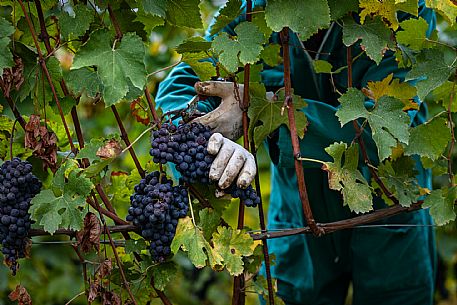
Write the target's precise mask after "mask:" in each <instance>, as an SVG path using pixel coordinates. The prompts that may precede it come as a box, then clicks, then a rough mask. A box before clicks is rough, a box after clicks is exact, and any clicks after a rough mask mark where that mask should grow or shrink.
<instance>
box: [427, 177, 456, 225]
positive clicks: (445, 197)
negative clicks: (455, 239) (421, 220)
mask: <svg viewBox="0 0 457 305" xmlns="http://www.w3.org/2000/svg"><path fill="white" fill-rule="evenodd" d="M456 199H457V187H455V186H454V187H451V188H449V189H448V188H445V189H438V190H433V191H432V192H431V194H430V195H428V196H427V197H426V198H425V200H424V203H423V204H422V207H423V208H430V215H432V217H433V220H434V221H435V223H436V224H437V225H439V226H442V225H445V224H447V223H448V222H450V221H453V220H455V217H456V215H455V210H454V203H455V200H456Z"/></svg>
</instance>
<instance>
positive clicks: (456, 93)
mask: <svg viewBox="0 0 457 305" xmlns="http://www.w3.org/2000/svg"><path fill="white" fill-rule="evenodd" d="M429 98H430V101H434V102H440V103H441V104H442V105H443V107H444V108H445V109H446V111H447V110H448V108H449V103H450V104H451V112H457V86H456V85H455V84H454V82H451V81H446V82H444V83H443V84H442V85H441V86H439V87H438V88H436V89H433V91H432V92H431V93H430V94H429V95H428V96H427V99H429ZM451 99H452V100H451Z"/></svg>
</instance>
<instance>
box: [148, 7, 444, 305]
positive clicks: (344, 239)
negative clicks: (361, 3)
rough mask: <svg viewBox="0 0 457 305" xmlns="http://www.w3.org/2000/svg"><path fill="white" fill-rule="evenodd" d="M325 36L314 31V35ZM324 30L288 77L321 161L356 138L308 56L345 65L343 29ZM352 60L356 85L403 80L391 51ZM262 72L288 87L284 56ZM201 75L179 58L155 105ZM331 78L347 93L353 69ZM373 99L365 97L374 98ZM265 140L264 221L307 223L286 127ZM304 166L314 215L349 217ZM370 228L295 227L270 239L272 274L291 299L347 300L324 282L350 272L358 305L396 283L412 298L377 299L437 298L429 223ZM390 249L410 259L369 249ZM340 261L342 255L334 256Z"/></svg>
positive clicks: (307, 144) (294, 58)
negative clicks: (312, 232)
mask: <svg viewBox="0 0 457 305" xmlns="http://www.w3.org/2000/svg"><path fill="white" fill-rule="evenodd" d="M423 2H424V1H423V0H421V1H419V16H421V17H422V18H424V19H425V20H426V21H427V22H428V23H429V29H428V34H429V35H430V34H431V32H432V30H433V29H434V28H435V23H436V19H435V15H434V13H433V11H431V10H430V9H427V8H425V6H424V3H423ZM255 4H256V5H263V4H264V1H255ZM406 17H407V16H406V14H404V15H399V19H402V18H406ZM243 20H244V17H243V16H240V17H239V18H237V19H236V20H235V21H233V22H232V23H230V24H229V25H228V26H227V27H226V28H225V29H224V31H227V32H228V33H229V34H231V35H235V33H234V32H233V29H234V27H235V26H236V25H237V24H238V23H239V22H241V21H243ZM319 35H320V34H319ZM319 35H316V36H315V38H316V37H319ZM290 37H291V41H290V44H291V45H294V46H297V45H300V42H299V41H298V38H297V36H296V35H290ZM315 38H314V39H315ZM320 38H321V39H320V41H318V44H320V47H319V52H317V53H313V54H309V53H308V52H306V51H304V50H303V49H301V48H297V47H291V48H290V56H291V78H292V87H293V89H294V93H295V94H298V95H300V96H301V97H303V98H304V99H305V100H306V102H307V104H308V106H307V107H306V108H304V109H303V111H304V112H305V113H306V116H307V118H308V121H309V126H308V129H307V132H306V135H305V137H304V139H303V140H300V152H301V155H302V156H304V157H308V158H313V159H319V160H323V161H332V159H331V157H330V156H328V155H327V154H326V153H325V151H324V149H325V148H326V147H328V146H329V145H330V144H332V143H334V142H340V141H343V142H346V143H351V142H352V141H353V139H354V135H355V131H354V129H353V126H352V124H346V125H345V126H343V127H341V126H340V123H339V121H338V119H337V117H336V116H335V112H336V110H337V109H338V104H339V103H338V100H337V99H338V95H337V94H336V93H335V92H334V90H333V87H332V84H331V81H330V76H329V74H317V73H315V72H314V70H313V66H312V60H313V59H323V60H326V61H328V62H330V63H331V64H332V66H333V67H334V68H335V69H338V68H339V67H343V66H346V65H347V63H346V49H347V48H346V47H345V46H344V45H343V43H342V28H341V27H340V26H339V25H338V24H337V23H333V24H332V25H331V27H330V28H329V29H328V30H327V31H325V34H323V35H321V36H320ZM312 40H313V38H312V39H311V41H308V42H307V43H308V45H310V47H311V48H312V44H313V41H312ZM270 41H271V42H278V41H279V34H278V33H273V35H272V36H271V38H270ZM360 52H362V51H361V49H360V47H359V46H358V45H356V46H353V47H352V55H353V57H355V56H357V55H358V54H359V53H360ZM352 68H353V86H354V87H356V88H359V89H360V88H362V87H364V86H366V85H367V82H368V81H379V80H382V79H383V78H385V77H386V76H387V75H389V74H390V73H393V74H394V77H395V78H399V79H401V80H403V79H404V77H405V74H406V73H407V70H406V69H401V68H399V67H398V65H397V63H396V61H395V58H394V54H393V53H392V52H387V53H386V54H385V55H384V57H383V60H382V61H381V63H380V64H379V65H376V64H375V63H374V62H373V61H372V60H370V59H369V58H368V57H367V56H366V55H361V56H360V57H359V58H358V59H357V60H356V61H355V62H354V63H353V66H352ZM261 77H262V82H263V84H264V85H265V86H266V88H267V91H276V90H277V89H278V88H281V87H283V86H284V80H283V66H282V65H278V66H275V67H270V66H267V65H264V70H263V72H262V73H261ZM197 81H198V77H197V76H196V75H195V73H194V72H193V71H192V69H191V68H190V67H189V66H188V65H187V64H185V63H182V64H180V65H178V66H177V67H175V68H174V69H173V70H172V71H171V72H170V74H169V75H168V77H167V78H166V79H165V80H164V81H162V82H161V84H160V86H159V90H158V93H157V96H156V103H157V106H158V107H160V108H162V109H163V110H164V111H168V110H173V109H178V108H182V107H183V105H185V104H186V103H187V102H188V101H189V100H190V99H191V98H192V97H193V96H194V95H195V91H194V88H193V85H194V84H195V82H197ZM333 81H334V85H335V86H336V88H337V89H338V91H340V92H345V91H346V90H347V74H346V73H345V71H343V72H341V73H339V74H337V75H334V76H333ZM367 102H368V103H369V101H367ZM217 105H218V100H217V99H208V100H207V101H205V102H203V103H200V104H199V110H201V111H204V112H209V111H211V110H213V109H215V108H216V107H217ZM426 112H427V111H426V107H425V104H421V108H420V111H410V112H409V115H410V117H411V124H412V125H416V124H420V123H422V122H424V120H425V118H426ZM364 138H365V143H366V145H367V148H368V153H369V156H370V159H371V160H372V162H374V163H377V162H378V161H377V150H376V146H375V144H374V142H373V140H372V139H371V136H370V131H369V129H366V130H365V134H364ZM267 146H268V150H269V153H270V157H271V160H272V180H271V197H270V207H269V211H268V223H269V224H268V228H269V229H282V228H292V227H303V226H305V225H306V223H305V220H304V217H303V212H302V207H301V202H300V199H299V195H298V190H297V181H296V176H295V170H294V164H293V162H294V158H293V153H292V145H291V139H290V135H289V130H288V128H287V127H286V126H281V127H280V128H279V129H278V130H277V131H275V132H274V133H273V134H272V135H270V137H269V140H268V143H267ZM360 164H363V162H360ZM304 167H305V180H306V183H307V188H308V193H309V198H310V203H311V207H312V210H313V213H314V216H315V219H316V220H317V221H318V222H331V221H337V220H342V219H347V218H349V217H352V216H353V215H352V213H351V212H350V211H349V209H348V208H347V207H343V204H342V199H341V195H340V194H339V193H338V192H334V191H331V190H330V189H329V187H328V177H327V175H326V173H324V172H323V171H322V170H321V169H320V165H319V164H315V163H309V162H304ZM361 170H362V172H363V173H364V174H365V176H366V177H367V178H369V174H368V171H367V170H366V168H363V166H361ZM417 170H418V179H419V183H420V184H421V185H422V186H423V187H428V188H431V176H430V173H429V172H428V171H425V170H424V169H423V168H422V166H420V163H419V162H418V163H417ZM385 205H386V204H385V203H384V202H383V201H382V200H381V199H380V198H375V207H376V208H380V207H384V206H385ZM389 221H392V222H394V223H395V222H396V223H405V222H406V223H414V224H425V225H429V224H431V219H430V216H429V215H428V212H427V211H420V212H418V213H410V214H408V215H402V216H398V217H394V218H391V219H390V220H389ZM366 232H367V230H366V231H363V230H355V231H354V232H350V231H343V232H337V233H334V234H332V235H331V236H325V237H322V238H319V239H316V238H314V237H312V236H303V235H299V236H291V237H288V238H281V239H275V240H270V241H269V249H270V252H272V253H274V254H275V256H276V265H275V266H274V267H273V269H272V273H273V276H274V277H275V278H277V279H278V287H279V295H280V296H281V297H283V299H284V300H285V301H286V303H287V304H339V303H341V302H342V301H340V299H341V298H342V299H343V301H344V296H343V295H339V294H338V293H332V292H327V293H326V292H325V291H326V289H328V287H329V285H330V283H334V282H339V283H340V284H339V285H346V284H345V283H346V282H347V281H346V280H341V281H340V280H336V278H337V277H339V276H343V275H345V274H351V276H350V277H351V280H352V281H353V284H354V289H356V288H357V289H358V291H362V293H359V294H357V297H356V300H358V301H356V300H355V302H354V304H358V303H359V304H377V301H376V300H374V299H373V294H374V293H379V294H383V293H388V292H390V291H391V290H395V289H397V290H403V291H405V290H411V291H413V293H412V295H411V296H410V297H409V298H408V299H409V300H410V301H411V300H415V301H414V302H411V303H408V302H406V301H405V300H404V299H403V300H402V298H398V297H397V300H394V299H395V298H393V299H392V301H390V302H385V303H383V302H384V301H385V300H386V299H385V297H380V299H379V302H380V303H379V304H431V295H432V292H433V278H432V277H433V270H434V260H435V256H434V253H435V250H434V235H433V232H432V230H431V229H428V228H425V229H423V230H414V231H413V230H409V229H401V230H392V231H388V230H385V229H384V230H383V228H380V229H379V230H377V229H370V230H369V233H366ZM389 234H392V236H391V235H389ZM398 234H402V235H401V236H400V235H398ZM400 237H401V238H400ZM405 238H406V240H410V242H409V244H410V247H408V251H409V252H407V253H405V251H406V250H405V251H403V250H401V249H402V248H404V242H405ZM413 240H414V241H413ZM362 245H363V246H362ZM383 247H384V248H383ZM386 248H391V249H392V251H393V252H389V253H394V252H395V253H399V251H400V252H401V253H403V254H404V255H406V256H407V257H409V258H410V261H409V262H405V261H403V260H401V259H398V258H397V257H395V256H394V257H390V258H386V259H385V260H382V261H383V262H382V264H379V262H380V258H379V257H373V256H372V255H371V254H370V251H372V250H374V251H376V249H379V250H380V251H383V249H386ZM375 253H376V252H375ZM386 255H388V254H386ZM357 257H358V259H359V260H360V262H358V263H357V265H355V263H354V261H353V259H355V258H357ZM334 261H338V264H336V263H334ZM412 265H416V266H417V268H421V270H422V271H423V276H418V275H417V273H414V272H412V271H411V270H406V269H405V267H406V268H408V267H407V266H409V267H410V266H412ZM376 268H378V269H376ZM389 270H390V271H391V270H397V271H398V272H399V275H398V276H393V275H392V274H391V273H389V274H387V275H386V276H385V277H383V276H382V274H383V272H389ZM414 270H416V269H414ZM414 270H413V271H414ZM356 271H357V272H356ZM372 272H375V273H378V274H379V275H380V276H379V278H378V279H377V280H376V278H377V277H375V278H373V274H372ZM361 287H365V288H361ZM340 288H341V287H340ZM340 288H338V289H339V290H341V291H345V289H344V287H343V288H341V289H340ZM346 288H347V287H346ZM413 288H414V289H413ZM416 288H417V289H416ZM338 289H337V290H338ZM364 289H365V290H366V291H367V292H366V293H363V291H365V290H364ZM339 290H338V291H339ZM346 291H347V289H346ZM369 291H370V292H369ZM374 291H376V292H374ZM324 300H327V301H328V302H327V301H324ZM383 300H384V301H383ZM326 302H327V303H326ZM397 302H398V303H397Z"/></svg>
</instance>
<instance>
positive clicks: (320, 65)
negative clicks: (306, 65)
mask: <svg viewBox="0 0 457 305" xmlns="http://www.w3.org/2000/svg"><path fill="white" fill-rule="evenodd" d="M313 68H314V72H316V73H332V69H333V66H332V64H331V63H329V62H328V61H325V60H322V59H318V60H313Z"/></svg>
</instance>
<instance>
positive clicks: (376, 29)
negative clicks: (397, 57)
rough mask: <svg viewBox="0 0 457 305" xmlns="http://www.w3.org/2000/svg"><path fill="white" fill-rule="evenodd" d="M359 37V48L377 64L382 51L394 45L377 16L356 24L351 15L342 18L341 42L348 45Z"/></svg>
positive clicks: (387, 29) (389, 33) (389, 34)
mask: <svg viewBox="0 0 457 305" xmlns="http://www.w3.org/2000/svg"><path fill="white" fill-rule="evenodd" d="M359 39H360V40H361V41H360V46H361V48H362V49H363V50H365V51H366V53H367V55H368V56H369V57H370V58H371V59H373V60H374V61H375V62H376V63H377V64H379V63H380V62H381V59H382V57H383V55H384V53H385V52H386V51H387V50H388V49H393V47H394V43H393V41H392V40H391V31H390V30H389V28H387V27H386V26H385V25H384V23H383V22H382V21H381V20H380V19H379V18H375V19H369V20H368V21H367V22H365V23H364V24H358V23H357V22H355V21H354V19H352V18H351V17H347V18H344V20H343V43H344V44H345V45H346V46H350V45H353V44H354V43H356V42H357V41H358V40H359Z"/></svg>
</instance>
